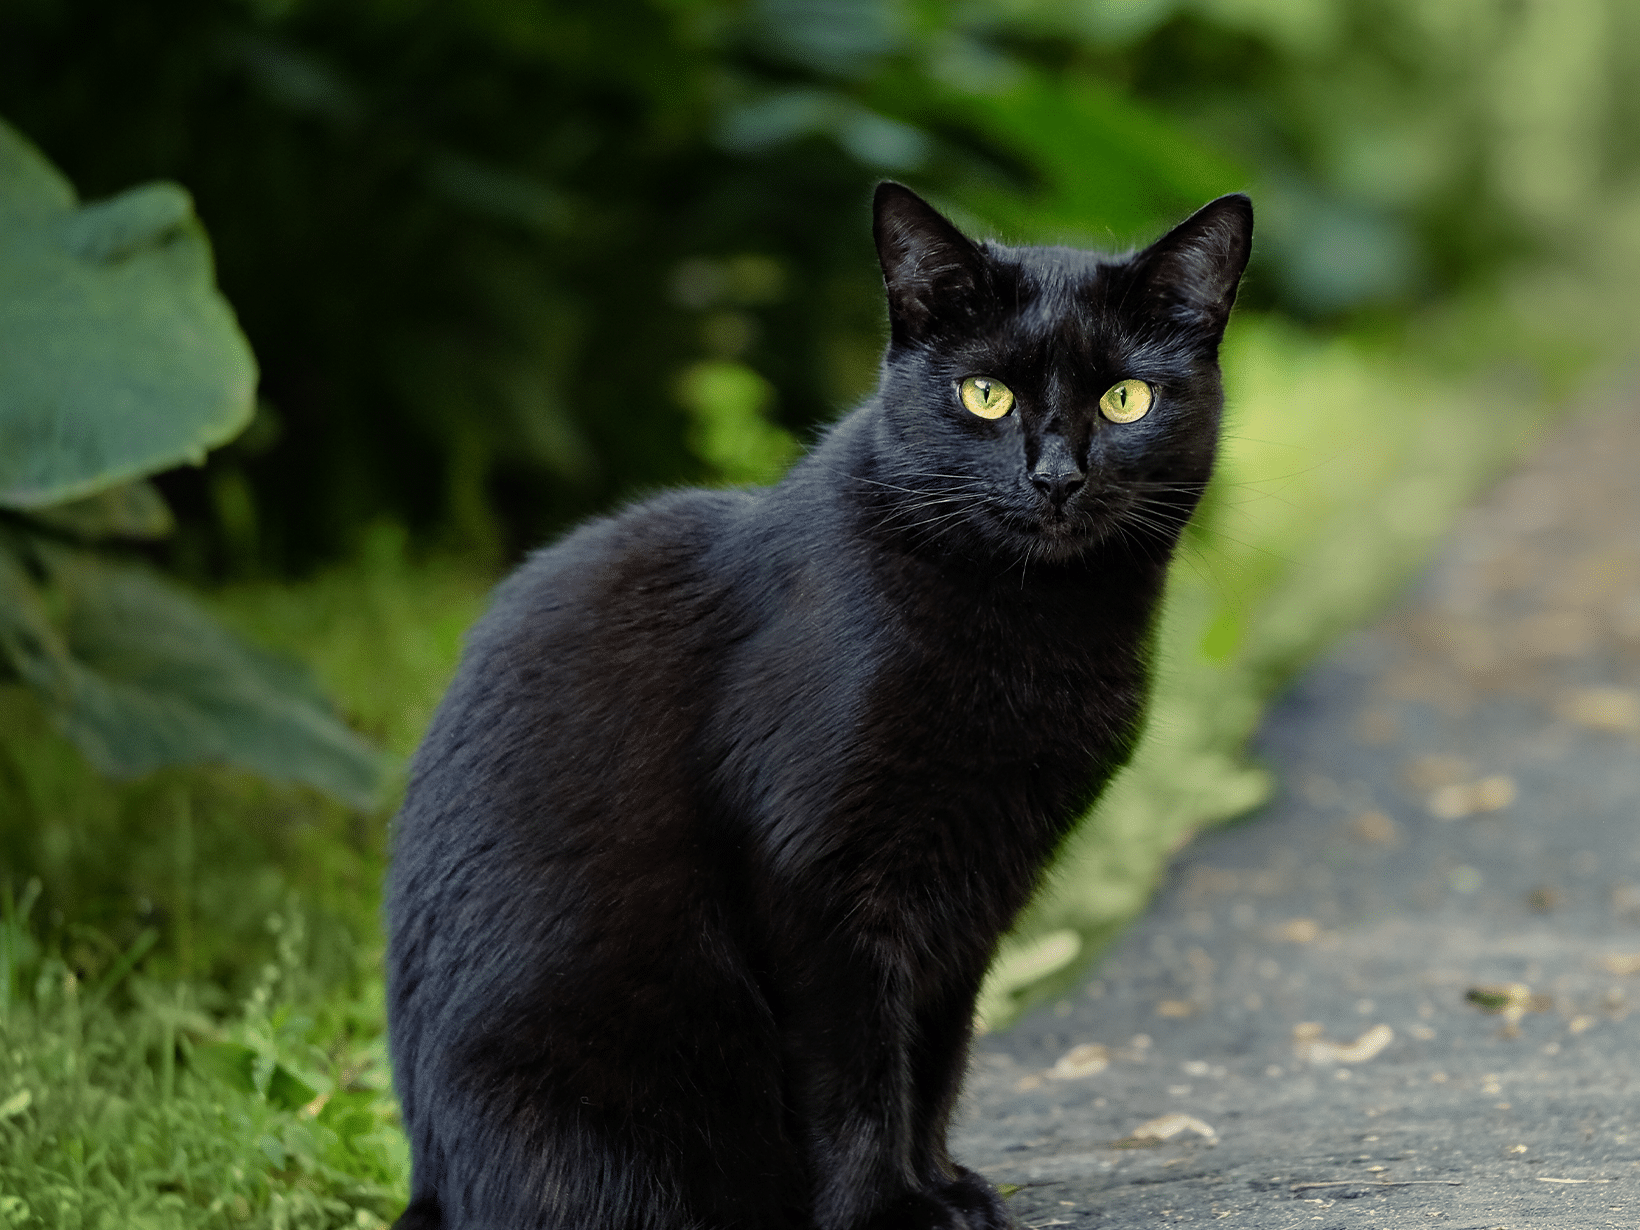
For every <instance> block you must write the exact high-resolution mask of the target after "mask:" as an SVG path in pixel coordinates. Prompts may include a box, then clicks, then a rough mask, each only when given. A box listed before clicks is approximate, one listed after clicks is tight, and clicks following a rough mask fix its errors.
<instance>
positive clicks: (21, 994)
mask: <svg viewBox="0 0 1640 1230" xmlns="http://www.w3.org/2000/svg"><path fill="white" fill-rule="evenodd" d="M38 888H39V884H38V882H37V881H33V882H31V883H30V885H29V888H28V889H27V890H25V895H24V898H23V900H22V901H21V902H14V901H13V900H12V897H11V894H10V892H9V890H7V891H5V892H4V894H3V895H0V906H3V907H4V908H3V912H0V963H3V964H0V975H3V976H4V977H3V978H0V993H3V994H4V1000H3V1002H0V1225H7V1226H19V1227H23V1226H30V1227H32V1226H64V1225H76V1226H86V1227H109V1228H113V1227H126V1226H138V1227H148V1226H152V1227H155V1228H156V1230H157V1228H159V1227H184V1226H224V1225H239V1224H248V1225H253V1226H270V1227H275V1226H277V1227H314V1228H320V1227H342V1226H349V1227H355V1226H357V1227H371V1226H376V1227H381V1226H385V1225H386V1224H387V1220H388V1219H389V1218H391V1217H392V1216H393V1215H394V1214H395V1213H396V1212H397V1211H398V1208H399V1207H400V1206H401V1205H402V1203H403V1198H404V1197H403V1190H404V1187H405V1182H406V1179H407V1152H406V1149H405V1146H404V1141H403V1137H402V1135H401V1134H400V1133H399V1132H398V1131H397V1130H396V1127H395V1121H396V1110H395V1106H394V1103H393V1101H392V1097H391V1095H390V1093H389V1092H388V1091H387V1077H386V1065H385V1062H384V1052H383V1048H382V1045H381V1038H380V1031H379V1024H378V1025H374V1029H373V1030H372V1029H371V1028H368V1027H367V1028H366V1029H365V1030H364V1031H363V1032H361V1031H360V1029H359V1025H360V1023H361V1022H365V1023H369V1024H374V1023H377V1022H379V1020H380V1015H381V1009H380V1004H379V1002H376V1003H373V1004H368V1005H359V1006H354V1007H351V1008H349V1006H346V1005H334V1004H333V1005H332V1006H331V1007H330V1008H329V1009H328V1019H323V1020H319V1019H315V1018H312V1017H307V1016H304V1015H302V1013H301V1012H300V1011H298V1010H297V1008H296V1005H295V1002H294V1000H293V998H292V996H291V995H289V994H288V993H287V992H286V991H285V990H284V988H285V986H286V985H287V984H289V983H291V982H295V981H298V980H299V979H300V978H301V976H302V965H303V959H304V957H305V955H306V954H305V953H304V951H303V945H304V936H303V932H302V915H301V914H300V912H299V911H296V910H294V909H287V910H285V911H282V912H279V913H274V914H270V915H269V916H268V918H267V927H268V930H269V931H270V932H271V933H272V934H273V935H274V936H275V937H276V939H277V943H276V954H275V956H274V959H273V960H271V961H269V962H267V963H266V964H265V965H264V966H263V969H262V973H261V976H260V978H259V980H258V982H257V983H256V985H255V986H254V987H253V988H252V990H251V992H250V994H249V995H248V996H247V997H246V998H245V999H244V1001H243V1002H242V1003H239V1004H237V1005H235V1006H234V1007H233V1009H232V1010H231V1011H230V1012H229V1013H228V1014H227V1015H226V1016H225V1017H220V1018H218V1017H213V1016H211V1015H208V1014H206V1013H204V1012H202V1011H200V1009H199V1008H198V1007H197V1006H196V1003H195V1000H194V997H193V995H192V993H191V991H190V989H189V988H188V987H187V986H186V985H172V986H165V987H162V986H158V985H156V984H153V983H150V982H147V981H145V980H143V979H141V978H136V977H133V976H132V975H131V967H132V966H133V965H134V964H135V958H136V957H138V956H140V952H139V951H138V950H137V949H135V948H133V950H132V952H131V953H129V954H127V955H128V956H129V957H131V958H132V959H130V960H125V961H121V962H117V963H116V964H115V965H114V966H113V967H112V968H111V969H110V970H109V971H108V972H107V973H106V974H105V975H104V976H103V977H102V978H101V979H100V980H99V981H98V982H96V983H95V984H85V983H82V981H81V979H80V978H79V977H77V976H76V974H75V973H74V971H73V970H72V969H71V968H70V966H69V965H68V964H67V963H66V962H65V961H64V959H63V958H62V956H61V955H58V954H56V953H53V952H51V951H50V949H49V947H48V945H47V944H45V943H43V942H42V940H41V939H40V938H39V936H38V935H37V933H36V931H35V929H34V928H33V927H32V926H31V925H30V918H29V914H30V907H31V906H32V904H33V902H34V899H35V896H36V893H37V890H38ZM148 934H149V935H150V938H151V933H148ZM139 942H140V941H139ZM116 991H118V992H120V993H121V996H122V998H123V1000H124V1002H125V1004H126V1006H125V1007H123V1008H118V1007H116V1006H114V1004H113V1003H112V1002H111V996H112V995H113V993H114V992H116ZM316 1039H318V1040H322V1041H323V1043H324V1045H322V1046H321V1045H318V1044H316V1041H315V1040H316Z"/></svg>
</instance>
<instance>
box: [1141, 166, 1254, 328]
mask: <svg viewBox="0 0 1640 1230" xmlns="http://www.w3.org/2000/svg"><path fill="white" fill-rule="evenodd" d="M1252 250H1253V202H1252V201H1250V200H1248V199H1247V197H1246V196H1244V195H1243V194H1242V193H1239V192H1234V193H1231V194H1230V195H1229V196H1221V197H1220V198H1219V199H1218V200H1216V201H1211V202H1209V203H1208V204H1206V205H1204V206H1202V207H1201V208H1200V209H1198V210H1197V211H1196V212H1195V213H1193V214H1191V215H1190V217H1188V218H1186V219H1185V220H1184V221H1183V222H1181V223H1179V225H1178V226H1176V227H1174V228H1173V229H1172V230H1171V231H1169V232H1168V233H1167V234H1166V235H1163V236H1162V237H1161V238H1160V239H1158V240H1157V241H1156V242H1155V243H1153V244H1151V245H1150V247H1148V248H1146V249H1145V250H1144V251H1143V252H1141V253H1139V255H1137V256H1135V257H1134V258H1133V261H1132V268H1133V270H1134V276H1135V277H1136V278H1137V279H1138V283H1139V287H1140V289H1141V290H1142V291H1143V293H1144V296H1145V298H1146V299H1148V301H1149V302H1150V304H1151V306H1152V308H1153V309H1154V310H1155V311H1156V312H1157V313H1158V314H1159V315H1161V316H1163V317H1164V318H1166V319H1169V320H1172V321H1173V322H1174V323H1176V324H1181V325H1185V326H1187V327H1192V328H1197V329H1201V330H1204V331H1206V332H1208V333H1210V334H1212V335H1214V336H1218V335H1219V334H1221V333H1223V332H1224V325H1225V322H1226V321H1227V320H1228V319H1229V317H1230V308H1231V306H1232V305H1234V303H1235V302H1236V287H1237V285H1239V284H1240V282H1241V275H1242V272H1243V271H1244V270H1245V269H1246V268H1247V258H1248V255H1249V254H1250V253H1251V252H1252Z"/></svg>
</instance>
